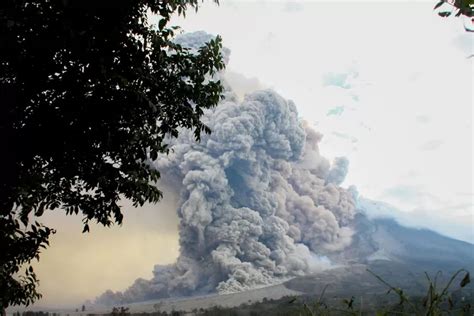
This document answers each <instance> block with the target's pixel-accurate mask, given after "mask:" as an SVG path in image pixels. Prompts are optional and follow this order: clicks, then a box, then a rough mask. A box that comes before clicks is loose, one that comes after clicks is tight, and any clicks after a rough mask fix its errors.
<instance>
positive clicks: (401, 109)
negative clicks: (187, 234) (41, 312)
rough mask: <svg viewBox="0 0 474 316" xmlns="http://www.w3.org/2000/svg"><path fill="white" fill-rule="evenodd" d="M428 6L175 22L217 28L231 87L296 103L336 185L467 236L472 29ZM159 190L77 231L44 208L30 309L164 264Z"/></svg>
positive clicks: (252, 12) (368, 6)
mask: <svg viewBox="0 0 474 316" xmlns="http://www.w3.org/2000/svg"><path fill="white" fill-rule="evenodd" d="M435 2H436V1H420V2H414V1H411V2H401V1H370V2H360V1H347V2H337V1H327V2H321V1H307V2H294V1H287V2H284V1H280V2H275V1H258V2H257V1H251V2H250V1H229V0H227V1H226V0H221V5H220V6H216V5H215V4H213V3H212V2H211V1H206V3H205V4H204V6H203V7H202V8H201V10H200V11H199V12H198V14H194V13H193V12H188V14H187V16H186V19H184V20H183V19H182V18H178V19H175V20H174V21H175V22H176V24H178V25H181V26H182V27H183V29H184V30H186V31H197V30H204V31H207V32H209V33H213V34H220V35H222V37H223V39H224V45H225V46H226V47H228V48H230V49H231V51H232V53H231V56H230V63H229V65H228V79H229V80H230V81H231V82H232V83H233V84H235V85H236V86H237V89H238V91H239V92H240V93H241V94H243V93H244V92H245V91H251V90H253V89H257V88H260V87H270V88H274V89H275V90H276V91H278V92H279V93H281V94H282V95H283V96H284V97H285V98H288V99H292V100H294V101H295V103H296V106H297V108H298V110H299V112H300V115H301V118H302V119H305V120H307V121H308V122H309V123H310V124H312V125H313V126H314V127H315V128H316V129H317V130H318V131H320V132H321V133H323V134H324V135H325V136H324V138H323V142H322V144H321V152H322V154H323V155H325V156H326V157H329V158H332V157H336V156H346V157H348V158H349V160H350V169H349V175H348V177H347V178H346V181H345V182H344V186H349V185H352V184H353V185H356V186H357V188H358V190H359V192H360V194H361V195H363V196H365V197H368V198H372V199H378V200H382V201H385V202H388V203H390V204H392V205H394V206H396V207H397V208H399V209H400V211H401V212H411V214H413V218H419V219H420V218H429V219H430V221H429V223H428V225H429V226H431V227H432V228H434V229H437V230H439V231H441V232H444V233H446V234H449V235H451V236H454V237H457V238H461V239H464V240H471V241H473V240H474V233H473V228H472V227H473V214H474V210H473V196H474V195H473V184H472V179H473V167H472V158H473V133H472V132H473V128H472V121H473V111H472V97H473V96H472V93H473V89H472V88H473V86H472V84H473V82H472V71H473V70H472V60H471V59H467V58H466V57H467V56H468V55H470V54H471V53H472V50H473V48H472V35H470V34H467V33H465V32H464V29H463V22H462V20H460V19H442V18H440V17H438V16H437V15H436V13H434V12H433V10H432V7H433V6H434V4H435ZM165 193H166V192H165ZM165 196H167V200H166V201H165V202H164V203H162V204H159V205H158V206H149V207H147V208H144V209H141V210H138V211H137V210H132V209H131V207H130V206H128V207H126V215H125V220H124V222H125V224H124V226H123V227H121V228H117V227H115V228H113V229H99V228H98V227H96V228H95V227H92V233H91V234H89V235H86V236H84V235H82V234H81V233H80V231H81V225H80V218H77V217H68V218H66V217H65V216H62V214H61V213H58V214H48V215H47V217H46V219H47V222H48V223H50V224H51V225H52V226H53V227H57V228H58V233H57V234H56V236H54V237H53V240H52V243H51V247H50V248H49V249H47V250H46V251H45V252H44V254H43V255H42V257H41V263H40V264H39V265H38V267H37V271H38V272H39V277H40V279H41V290H42V292H43V294H44V296H45V298H44V299H43V300H42V304H46V305H48V304H58V303H63V304H71V303H73V302H81V300H85V299H87V298H94V297H95V296H96V295H98V294H100V293H102V292H103V291H105V290H106V289H108V288H111V289H114V290H122V289H124V288H125V287H126V286H128V285H130V284H131V283H132V282H133V281H134V280H135V279H136V278H137V277H145V278H149V277H151V271H152V268H153V265H154V264H156V263H171V262H173V261H174V259H175V258H176V256H177V254H178V237H177V218H176V216H175V215H174V207H173V205H174V200H175V197H174V196H172V195H171V193H169V192H168V194H167V195H166V194H165ZM417 223H419V221H418V222H417ZM98 267H100V268H98Z"/></svg>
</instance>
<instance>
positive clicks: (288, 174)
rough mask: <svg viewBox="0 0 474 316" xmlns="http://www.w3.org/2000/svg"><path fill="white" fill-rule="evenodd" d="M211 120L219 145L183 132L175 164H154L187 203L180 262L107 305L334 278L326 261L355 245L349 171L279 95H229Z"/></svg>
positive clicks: (107, 298)
mask: <svg viewBox="0 0 474 316" xmlns="http://www.w3.org/2000/svg"><path fill="white" fill-rule="evenodd" d="M198 35H199V36H201V37H202V36H203V34H202V33H199V34H198ZM187 36H191V37H192V34H191V35H187ZM184 42H186V41H185V40H183V41H182V43H184ZM191 42H193V41H191ZM203 120H204V122H205V123H206V124H207V125H208V126H209V127H210V128H211V130H212V134H211V135H206V136H204V137H203V138H202V140H201V142H199V143H197V142H196V141H195V140H194V137H193V134H192V132H190V131H186V130H183V131H182V132H181V134H180V136H179V137H178V138H177V139H173V140H171V141H170V142H171V143H170V145H171V146H172V149H173V150H172V152H171V153H170V155H168V156H166V157H161V158H159V159H158V160H157V161H155V162H154V165H155V166H156V168H157V169H158V170H160V171H161V173H162V178H163V181H164V183H166V185H168V186H171V187H172V188H174V190H176V191H177V192H179V195H180V200H179V206H178V209H177V213H178V217H179V221H180V224H179V242H180V255H179V257H178V259H177V262H176V263H175V264H173V265H169V266H155V268H154V271H153V274H154V277H153V279H151V280H143V279H138V280H137V281H135V283H134V284H133V285H132V286H131V287H130V288H128V289H127V290H125V291H124V292H123V293H121V292H112V291H107V292H106V293H104V294H103V295H102V296H100V297H99V298H98V299H97V301H98V302H100V303H126V302H134V301H143V300H147V299H151V298H161V297H171V296H186V295H194V294H204V293H209V292H216V291H217V292H220V293H229V292H236V291H242V290H246V289H250V288H254V287H258V286H265V285H270V284H274V283H276V282H279V281H282V280H284V279H287V278H289V277H293V276H301V275H306V274H309V273H313V272H317V271H320V270H322V269H325V268H327V267H328V266H329V265H330V263H329V260H328V259H327V258H326V257H324V254H327V253H330V252H334V251H339V250H342V249H344V248H345V247H347V246H348V245H349V244H350V243H351V237H352V233H353V231H352V230H351V228H350V227H349V226H350V223H351V220H352V219H353V217H354V214H355V202H354V199H353V193H352V192H351V191H348V190H346V189H343V188H341V187H340V186H339V185H340V184H341V183H342V181H343V180H344V177H345V175H346V173H347V169H348V161H347V159H345V158H336V159H335V161H334V162H333V163H332V164H331V163H330V162H329V161H328V160H327V159H325V158H324V157H322V156H321V155H320V153H319V149H318V142H319V141H320V140H321V137H322V136H321V135H320V134H319V133H317V132H315V131H314V130H312V129H311V128H310V127H309V126H307V124H305V122H303V121H301V120H300V119H299V118H298V113H297V110H296V107H295V105H294V104H293V102H291V101H287V100H285V99H283V98H282V97H281V96H279V95H278V94H277V93H275V92H274V91H271V90H264V91H256V92H253V93H251V94H248V95H246V97H245V99H244V100H243V101H242V102H238V101H237V98H235V97H232V91H231V90H230V89H228V91H227V94H226V98H225V99H224V100H223V101H222V102H221V104H220V105H219V106H218V107H216V108H215V109H213V110H210V111H209V112H207V113H206V114H205V116H204V118H203Z"/></svg>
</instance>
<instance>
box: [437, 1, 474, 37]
mask: <svg viewBox="0 0 474 316" xmlns="http://www.w3.org/2000/svg"><path fill="white" fill-rule="evenodd" d="M434 9H435V10H437V11H438V15H439V16H441V17H443V18H447V17H449V16H451V15H452V14H453V13H454V16H456V17H460V16H463V17H465V18H466V19H468V20H469V22H468V23H469V24H468V25H466V24H464V29H465V30H466V31H467V32H474V28H473V24H474V0H440V1H438V3H437V4H436V5H435V7H434Z"/></svg>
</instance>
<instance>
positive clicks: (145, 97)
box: [0, 0, 224, 306]
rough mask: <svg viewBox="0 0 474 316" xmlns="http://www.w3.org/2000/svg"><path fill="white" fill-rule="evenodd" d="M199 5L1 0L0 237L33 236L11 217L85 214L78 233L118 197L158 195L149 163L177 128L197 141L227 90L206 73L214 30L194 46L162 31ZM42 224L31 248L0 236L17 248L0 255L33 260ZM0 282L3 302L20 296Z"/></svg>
mask: <svg viewBox="0 0 474 316" xmlns="http://www.w3.org/2000/svg"><path fill="white" fill-rule="evenodd" d="M198 7H199V3H198V1H197V0H101V1H92V0H4V1H2V3H1V4H0V102H1V107H0V143H1V145H2V149H3V153H2V162H1V163H0V177H1V178H2V182H1V183H0V220H1V221H2V226H1V228H2V230H1V232H0V235H1V236H0V238H2V240H3V239H8V238H9V237H8V236H17V237H16V238H18V239H21V238H29V237H31V238H33V236H29V235H28V236H21V233H20V229H19V228H18V226H17V225H16V223H17V221H18V220H20V222H21V223H22V225H23V226H24V227H25V229H26V228H28V229H32V227H40V226H29V222H30V220H31V218H34V217H39V216H41V215H42V214H43V212H44V211H45V210H55V209H63V210H65V211H66V214H79V215H82V217H83V222H84V232H86V231H89V222H90V221H92V220H93V221H96V222H97V223H100V224H102V225H105V226H110V225H111V224H113V223H117V224H121V223H122V220H123V215H122V212H121V210H120V205H119V200H120V198H122V197H125V198H127V199H130V200H131V201H133V204H134V206H139V205H143V204H144V203H145V202H157V201H158V200H159V199H160V198H161V196H162V193H161V192H160V190H159V189H158V188H157V187H156V185H155V183H156V181H157V180H158V179H159V177H160V173H159V171H158V170H156V169H155V168H153V166H152V164H151V163H150V161H151V160H155V159H157V157H158V155H159V154H166V153H167V152H168V150H169V149H168V147H167V145H166V143H165V139H166V138H167V137H177V136H178V133H179V131H180V129H182V128H187V129H192V130H193V131H194V135H195V137H196V139H197V140H199V139H200V137H201V134H202V133H203V132H204V133H209V132H210V130H209V128H208V127H207V126H206V125H205V124H204V123H203V122H202V121H201V116H202V114H203V112H204V110H205V109H208V108H211V107H213V106H215V105H217V103H218V102H219V100H220V98H221V95H222V91H223V87H222V85H221V83H220V82H219V81H218V80H216V79H215V76H214V74H215V73H216V72H218V71H220V70H221V69H223V68H224V63H223V59H222V56H221V53H220V51H221V47H222V44H221V39H220V37H217V38H216V39H215V40H212V41H210V42H209V43H207V44H206V45H205V46H204V47H202V48H201V49H200V50H199V51H198V52H191V51H190V50H188V49H187V48H185V47H181V46H180V45H178V44H176V43H174V42H173V39H174V37H175V35H176V34H177V32H178V31H179V28H178V27H171V26H168V23H169V21H170V18H171V17H172V16H173V14H182V15H184V14H185V11H186V10H187V9H189V8H191V9H196V10H197V9H198ZM153 14H154V15H155V16H158V18H159V22H158V25H157V26H153V25H152V24H151V23H150V21H149V17H150V16H151V15H153ZM4 225H5V226H4ZM42 229H44V228H41V227H40V228H38V229H36V231H34V232H33V231H32V230H30V231H31V232H33V234H36V235H35V236H36V237H35V238H37V239H36V241H35V243H34V244H35V245H36V246H38V247H37V248H36V250H35V247H29V248H24V247H26V246H24V245H23V244H22V243H21V242H18V243H7V244H5V246H3V243H2V247H4V248H8V247H13V248H15V249H13V248H12V249H7V250H5V251H6V252H2V256H3V257H8V258H7V259H6V260H11V262H19V261H18V260H19V259H15V258H13V257H11V256H14V254H15V253H16V252H15V251H16V250H18V251H19V252H20V250H23V251H25V252H29V253H28V256H29V257H31V258H33V257H35V256H36V255H37V254H38V253H39V252H38V251H37V250H38V249H39V244H41V243H40V242H39V241H40V240H41V241H43V242H44V241H46V240H47V238H44V236H43V235H41V234H40V232H41V231H42ZM49 233H51V231H49ZM25 240H26V239H25ZM25 243H27V242H26V241H25ZM9 262H10V261H9ZM26 262H29V261H28V260H26ZM11 271H12V270H10V269H9V268H8V267H7V266H6V265H5V264H4V262H3V261H2V265H1V266H0V273H1V274H2V276H3V275H5V276H8V275H10V276H11V279H10V280H9V282H10V283H8V284H11V283H12V282H14V281H15V280H17V279H15V278H13V275H12V274H11V273H12V272H11ZM33 283H34V282H33ZM4 289H6V287H5V288H2V292H0V299H1V300H2V304H3V305H4V306H5V305H8V304H13V303H16V302H17V301H14V300H12V299H10V298H9V297H12V294H11V293H10V294H8V293H6V292H5V291H6V290H4ZM25 290H26V288H25ZM7 292H8V291H7ZM5 293H6V294H5ZM25 293H27V292H25ZM28 293H32V292H31V291H30V292H28ZM25 295H26V294H25ZM26 296H28V295H26ZM31 297H33V296H31ZM34 297H35V298H37V297H36V296H34Z"/></svg>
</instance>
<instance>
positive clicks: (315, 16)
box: [176, 1, 474, 224]
mask: <svg viewBox="0 0 474 316" xmlns="http://www.w3.org/2000/svg"><path fill="white" fill-rule="evenodd" d="M299 4H300V5H301V6H302V7H303V10H284V9H285V6H287V2H285V1H277V2H275V1H271V2H268V1H267V2H258V1H239V2H233V3H232V5H227V4H226V3H222V4H221V5H220V6H219V7H218V6H215V5H207V4H205V5H204V6H203V8H202V10H201V11H200V12H198V14H197V15H193V14H190V15H188V16H187V18H186V19H185V20H181V19H178V20H176V21H177V23H178V24H181V25H182V26H183V27H184V29H186V30H190V31H191V30H200V29H203V30H206V31H208V32H212V33H219V34H221V35H222V36H223V39H224V44H225V45H226V46H228V47H229V48H231V50H232V59H231V61H230V63H229V66H228V68H229V69H230V70H232V71H235V72H239V73H242V74H244V75H245V76H247V77H256V78H258V79H259V81H260V82H261V83H262V84H263V85H265V86H268V87H273V88H274V89H276V90H277V91H278V92H280V93H281V94H282V95H284V96H285V97H286V98H290V99H293V100H294V101H295V104H296V105H297V107H298V110H299V113H300V115H301V116H302V117H303V118H304V119H306V120H307V121H309V122H314V123H315V125H316V128H317V129H318V130H319V131H320V132H322V133H323V134H324V137H323V141H322V143H321V151H322V153H324V154H325V155H327V156H330V157H336V156H347V157H348V158H349V160H350V169H349V173H348V177H347V179H346V181H345V184H346V185H349V184H354V185H356V186H357V187H358V189H359V191H360V192H361V194H363V195H365V196H367V197H369V198H378V197H380V196H382V195H383V194H384V192H385V191H386V190H388V189H389V188H392V187H396V186H402V185H405V186H410V187H416V188H418V189H419V190H420V191H422V192H425V193H426V194H427V195H426V196H425V197H424V198H422V199H418V200H413V201H411V203H402V202H401V201H395V200H393V201H391V202H392V203H394V204H395V206H397V207H399V208H402V209H403V211H408V212H410V211H411V212H420V210H425V211H429V210H437V212H449V208H450V207H452V206H453V205H460V204H463V205H471V206H470V207H467V208H465V209H464V211H463V212H464V213H463V214H464V215H459V214H457V213H456V212H452V213H450V215H451V216H459V218H460V219H461V218H462V219H463V220H466V218H467V219H468V222H469V218H470V217H471V218H472V214H473V213H474V211H473V208H472V203H473V195H472V192H473V185H472V178H473V168H472V161H473V160H472V158H473V153H472V152H473V136H472V134H473V131H472V121H473V111H472V99H473V95H472V93H473V84H472V74H473V72H472V59H467V58H466V57H467V56H468V55H469V54H470V53H472V35H470V34H466V33H465V32H464V28H463V22H462V20H461V19H455V18H452V19H451V18H449V19H443V18H440V17H439V16H438V15H437V14H436V13H435V12H434V11H433V10H432V9H433V2H432V1H415V2H410V3H408V2H405V1H370V2H360V1H349V2H326V1H309V2H300V3H299ZM328 74H338V75H342V76H344V75H346V76H347V77H348V78H350V84H347V83H346V81H345V80H346V77H344V78H342V77H341V78H342V79H344V80H343V81H344V82H342V85H343V86H344V88H341V87H340V86H341V84H339V86H338V85H337V84H336V85H335V86H334V85H331V86H325V85H324V84H323V79H324V78H325V77H326V79H327V77H328ZM351 74H352V75H351ZM353 74H357V76H354V75H353ZM333 79H334V78H333ZM336 79H337V78H336ZM334 109H342V110H338V111H337V114H339V115H329V116H328V115H327V114H328V113H332V112H331V111H334ZM341 135H346V136H347V137H341ZM350 137H351V138H350ZM351 139H354V140H356V141H351ZM420 149H425V150H420ZM426 149H428V150H426ZM458 192H468V193H469V194H467V195H458ZM427 196H432V197H437V199H430V198H428V197H427ZM466 214H467V215H466ZM466 216H467V217H466ZM471 222H472V220H471ZM473 224H474V223H473Z"/></svg>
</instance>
